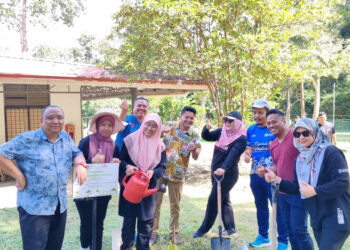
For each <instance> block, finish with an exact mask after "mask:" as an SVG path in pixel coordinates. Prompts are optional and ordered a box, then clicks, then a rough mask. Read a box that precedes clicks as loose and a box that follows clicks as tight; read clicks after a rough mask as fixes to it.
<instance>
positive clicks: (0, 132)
mask: <svg viewBox="0 0 350 250" xmlns="http://www.w3.org/2000/svg"><path fill="white" fill-rule="evenodd" d="M3 91H4V88H3V86H2V84H1V85H0V92H2V93H0V145H1V144H3V143H4V142H5V141H6V133H5V132H6V131H5V100H4V93H3Z"/></svg>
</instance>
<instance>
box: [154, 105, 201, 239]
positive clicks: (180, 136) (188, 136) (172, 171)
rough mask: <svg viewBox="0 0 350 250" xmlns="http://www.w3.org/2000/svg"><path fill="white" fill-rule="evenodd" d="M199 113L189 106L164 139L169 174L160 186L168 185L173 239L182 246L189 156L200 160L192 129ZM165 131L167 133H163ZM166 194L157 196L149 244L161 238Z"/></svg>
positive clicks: (162, 178)
mask: <svg viewBox="0 0 350 250" xmlns="http://www.w3.org/2000/svg"><path fill="white" fill-rule="evenodd" d="M195 117H196V110H195V109H194V108H192V107H189V106H186V107H184V108H183V109H182V111H181V115H180V121H179V123H174V122H168V124H167V125H168V126H169V127H171V129H170V131H169V132H168V133H167V134H165V136H164V143H165V145H166V151H167V168H166V174H165V175H164V176H163V177H161V178H160V179H159V180H158V185H160V184H166V185H167V186H168V190H169V200H170V217H171V219H170V226H169V229H170V239H171V240H172V242H173V243H176V244H181V240H180V239H179V237H178V234H179V216H180V200H181V193H182V187H183V183H184V182H185V174H186V171H187V167H188V163H189V160H190V156H191V155H192V158H193V159H194V160H197V159H198V156H199V153H200V149H201V145H200V143H199V138H200V137H199V134H198V132H197V131H196V130H195V129H194V128H193V127H192V125H193V121H194V118H195ZM163 131H164V130H163ZM162 200H163V193H161V192H160V193H158V201H157V209H156V215H155V218H154V227H153V234H152V238H151V241H150V243H151V244H154V243H155V241H156V240H157V238H158V230H159V217H160V208H161V205H162Z"/></svg>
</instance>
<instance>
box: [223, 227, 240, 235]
mask: <svg viewBox="0 0 350 250" xmlns="http://www.w3.org/2000/svg"><path fill="white" fill-rule="evenodd" d="M222 235H223V236H236V235H237V231H236V229H234V228H233V229H229V230H224V231H223V232H222Z"/></svg>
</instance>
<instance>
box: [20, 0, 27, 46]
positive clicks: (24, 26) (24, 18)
mask: <svg viewBox="0 0 350 250" xmlns="http://www.w3.org/2000/svg"><path fill="white" fill-rule="evenodd" d="M20 36H21V45H22V53H25V52H27V51H28V43H27V0H23V3H22V20H21V27H20Z"/></svg>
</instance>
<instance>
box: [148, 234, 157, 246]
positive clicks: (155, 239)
mask: <svg viewBox="0 0 350 250" xmlns="http://www.w3.org/2000/svg"><path fill="white" fill-rule="evenodd" d="M157 240H158V234H152V236H151V238H150V239H149V244H150V245H154V244H155V243H156V241H157Z"/></svg>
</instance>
